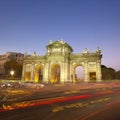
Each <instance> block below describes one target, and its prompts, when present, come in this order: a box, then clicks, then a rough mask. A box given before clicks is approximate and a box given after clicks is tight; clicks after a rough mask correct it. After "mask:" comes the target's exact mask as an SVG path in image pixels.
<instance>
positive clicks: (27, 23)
mask: <svg viewBox="0 0 120 120" xmlns="http://www.w3.org/2000/svg"><path fill="white" fill-rule="evenodd" d="M59 39H63V40H64V41H65V42H67V43H68V44H69V45H71V46H72V48H73V49H74V53H81V52H82V51H83V50H84V49H85V48H88V49H89V50H90V51H91V52H93V51H94V50H95V49H96V48H97V47H98V46H99V47H100V49H101V50H102V54H103V58H102V64H104V65H106V66H107V67H112V68H114V69H116V70H119V69H120V62H119V61H120V54H119V51H120V48H119V46H120V0H0V54H4V53H5V52H7V51H12V52H21V53H25V52H27V53H29V54H32V53H33V52H34V51H36V52H37V54H39V55H40V54H42V55H44V54H45V53H46V48H45V46H46V45H47V44H49V41H50V40H54V41H56V40H59Z"/></svg>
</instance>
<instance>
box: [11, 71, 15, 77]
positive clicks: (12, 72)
mask: <svg viewBox="0 0 120 120" xmlns="http://www.w3.org/2000/svg"><path fill="white" fill-rule="evenodd" d="M14 74H15V71H14V70H11V71H10V75H11V77H12V78H13V76H14Z"/></svg>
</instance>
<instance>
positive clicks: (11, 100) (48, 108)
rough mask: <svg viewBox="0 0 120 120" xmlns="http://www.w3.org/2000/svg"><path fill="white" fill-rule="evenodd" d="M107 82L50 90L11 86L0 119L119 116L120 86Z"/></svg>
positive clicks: (90, 119)
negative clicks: (14, 88) (104, 84)
mask: <svg viewBox="0 0 120 120" xmlns="http://www.w3.org/2000/svg"><path fill="white" fill-rule="evenodd" d="M107 86H108V87H106V86H104V87H98V85H96V88H95V87H89V89H88V88H87V89H78V88H77V89H76V88H75V89H70V88H69V87H68V88H69V89H67V88H66V89H65V88H64V89H60V88H63V87H62V86H59V87H58V86H57V87H56V89H55V88H54V89H55V90H51V91H50V90H49V89H48V90H46V91H45V90H42V89H41V90H28V89H27V90H16V91H17V92H15V90H9V93H10V94H9V96H8V98H7V97H6V100H5V101H3V102H2V107H1V110H0V119H4V120H68V119H69V120H118V119H120V115H119V110H120V87H119V86H117V87H116V86H113V87H112V86H111V84H110V86H109V85H107ZM52 87H53V86H52ZM18 91H19V93H18ZM16 93H17V94H16ZM6 94H8V93H6Z"/></svg>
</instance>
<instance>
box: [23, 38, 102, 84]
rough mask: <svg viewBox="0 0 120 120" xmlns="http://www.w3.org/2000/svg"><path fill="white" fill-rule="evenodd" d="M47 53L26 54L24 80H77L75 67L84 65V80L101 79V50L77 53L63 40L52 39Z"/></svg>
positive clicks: (61, 81)
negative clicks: (41, 54)
mask: <svg viewBox="0 0 120 120" xmlns="http://www.w3.org/2000/svg"><path fill="white" fill-rule="evenodd" d="M46 50H47V51H46V55H44V56H39V55H37V54H36V53H35V52H34V54H33V55H32V56H28V55H27V54H25V57H24V63H23V73H22V80H23V81H33V82H40V83H66V82H76V74H75V69H76V67H77V66H82V67H83V70H84V79H83V80H84V82H89V81H91V80H95V81H97V82H100V81H101V58H102V54H101V50H99V48H98V49H97V50H96V51H95V52H93V53H90V52H89V51H88V50H87V49H85V50H84V51H83V52H82V53H79V54H75V53H73V49H72V47H71V46H70V45H68V44H67V43H66V42H64V41H62V40H58V41H55V42H54V41H50V43H49V44H48V45H47V46H46Z"/></svg>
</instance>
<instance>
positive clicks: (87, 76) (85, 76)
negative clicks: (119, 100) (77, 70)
mask: <svg viewBox="0 0 120 120" xmlns="http://www.w3.org/2000/svg"><path fill="white" fill-rule="evenodd" d="M84 82H89V72H88V62H87V61H86V62H85V63H84Z"/></svg>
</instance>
